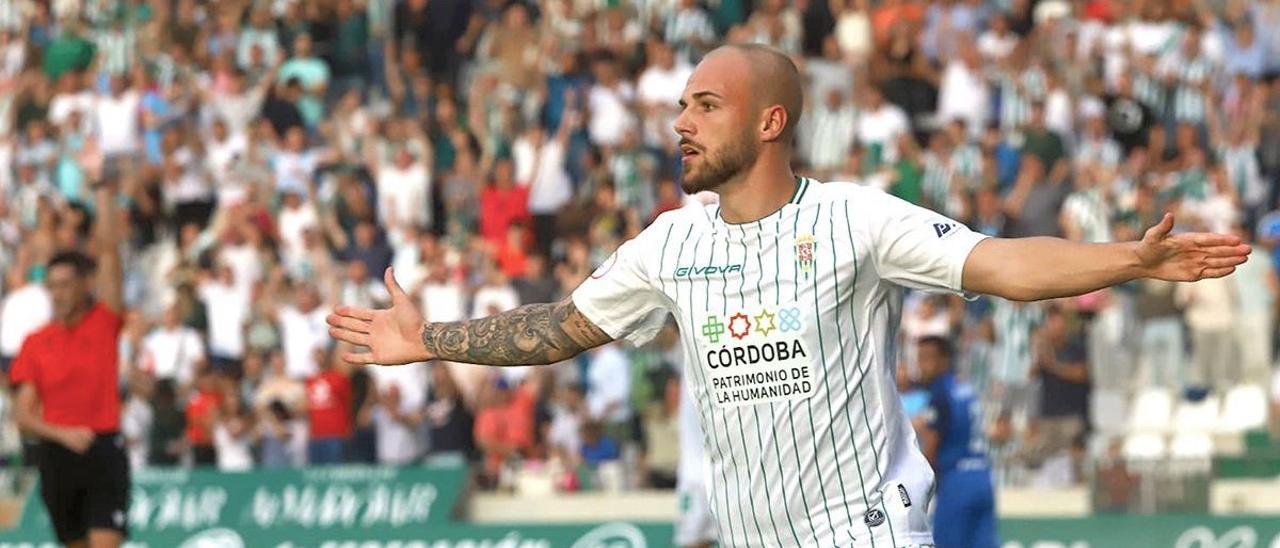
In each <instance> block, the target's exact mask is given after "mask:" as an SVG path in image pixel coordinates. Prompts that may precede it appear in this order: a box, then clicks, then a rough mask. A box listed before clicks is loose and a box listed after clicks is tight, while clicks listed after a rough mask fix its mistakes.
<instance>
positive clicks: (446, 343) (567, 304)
mask: <svg viewBox="0 0 1280 548" xmlns="http://www.w3.org/2000/svg"><path fill="white" fill-rule="evenodd" d="M612 340H613V339H612V338H611V337H609V335H608V334H606V333H605V332H604V331H601V330H600V328H599V327H596V325H595V324H594V323H591V320H588V319H587V318H586V316H583V315H582V313H581V312H579V311H578V308H577V307H576V306H574V305H573V301H572V300H570V299H564V300H563V301H560V302H558V303H541V304H530V305H525V306H522V307H520V308H517V309H515V310H511V311H509V312H504V313H502V314H497V315H494V316H490V317H488V318H480V319H477V320H471V321H465V322H450V323H426V324H423V326H422V345H423V346H424V347H425V348H426V350H427V353H428V354H429V355H431V356H432V357H433V358H435V359H441V360H446V361H454V362H463V363H475V364H482V365H545V364H551V363H556V362H559V361H563V360H567V359H569V358H572V357H573V356H576V355H578V354H579V353H581V352H582V351H584V350H587V349H589V348H595V347H597V346H600V345H602V344H605V343H608V342H610V341H612Z"/></svg>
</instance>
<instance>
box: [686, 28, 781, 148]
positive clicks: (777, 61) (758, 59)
mask: <svg viewBox="0 0 1280 548" xmlns="http://www.w3.org/2000/svg"><path fill="white" fill-rule="evenodd" d="M722 51H723V52H726V53H729V52H732V53H736V54H739V55H742V56H745V57H746V59H747V64H748V66H749V67H750V70H749V72H748V74H749V81H750V89H751V91H752V94H753V98H754V99H755V105H754V106H755V107H756V108H760V109H763V108H767V107H770V106H773V105H779V106H781V107H782V108H783V109H785V110H786V111H787V124H786V129H784V130H783V131H782V139H783V140H784V141H787V142H789V141H790V139H791V138H792V137H793V136H794V135H795V128H796V124H798V123H799V122H800V115H801V114H802V113H803V112H804V90H803V89H802V88H801V86H800V82H801V77H800V70H799V69H798V68H796V64H795V63H794V62H793V61H791V58H790V57H787V55H786V54H785V53H782V52H781V51H779V50H777V49H774V48H771V47H769V46H764V45H760V44H730V45H726V46H721V47H719V48H716V49H715V50H714V51H712V52H711V54H709V55H708V56H710V55H715V54H716V53H717V52H722Z"/></svg>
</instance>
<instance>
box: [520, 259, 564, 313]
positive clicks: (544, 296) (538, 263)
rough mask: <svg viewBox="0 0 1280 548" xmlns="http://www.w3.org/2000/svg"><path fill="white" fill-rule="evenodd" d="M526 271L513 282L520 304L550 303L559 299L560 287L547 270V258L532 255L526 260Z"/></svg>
mask: <svg viewBox="0 0 1280 548" xmlns="http://www.w3.org/2000/svg"><path fill="white" fill-rule="evenodd" d="M524 266H525V268H524V271H523V272H521V273H520V274H519V276H517V277H516V278H515V279H514V280H512V281H511V285H512V287H514V288H515V290H516V294H517V295H519V297H520V304H532V303H549V302H555V301H556V299H558V298H559V295H560V291H559V287H558V286H557V284H556V283H555V280H554V279H552V278H551V276H550V275H549V273H548V269H547V259H546V257H544V256H542V255H538V254H532V255H529V256H528V257H526V258H525V261H524Z"/></svg>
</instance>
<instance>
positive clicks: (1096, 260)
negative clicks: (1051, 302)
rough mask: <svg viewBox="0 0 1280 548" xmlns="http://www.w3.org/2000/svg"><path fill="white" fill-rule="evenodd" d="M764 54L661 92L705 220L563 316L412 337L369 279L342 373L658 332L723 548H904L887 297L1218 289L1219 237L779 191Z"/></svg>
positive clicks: (1225, 252) (904, 493)
mask: <svg viewBox="0 0 1280 548" xmlns="http://www.w3.org/2000/svg"><path fill="white" fill-rule="evenodd" d="M801 98H802V92H801V78H800V75H799V74H798V73H797V71H796V67H795V65H794V64H793V63H792V62H791V61H790V59H789V58H787V57H786V56H785V55H783V54H781V53H779V52H776V51H775V50H772V49H769V48H766V47H763V46H754V45H730V46H724V47H721V48H719V49H717V50H715V51H714V52H712V53H710V54H708V55H707V56H706V57H705V58H703V60H702V61H701V62H700V63H699V64H698V66H697V67H696V68H695V70H694V73H693V75H692V76H691V77H690V78H689V81H688V83H687V85H686V87H685V89H684V91H683V92H682V96H681V100H680V108H681V110H680V115H679V116H678V117H677V119H676V121H675V131H676V133H678V134H679V135H680V150H681V152H682V162H683V164H682V165H683V168H684V169H683V175H682V179H681V186H682V187H683V189H684V191H685V192H687V193H690V194H693V193H697V192H700V191H713V192H716V193H717V194H719V196H720V200H719V204H718V205H715V206H709V207H707V208H703V209H696V208H682V209H679V210H675V211H671V212H667V213H664V214H662V215H661V216H659V217H658V218H657V219H656V220H655V221H654V222H653V223H652V224H651V225H650V226H649V227H648V228H646V229H645V230H644V231H643V232H641V233H640V234H639V235H638V236H636V237H635V238H634V239H632V240H629V241H627V242H625V243H623V244H622V245H621V246H620V247H619V248H618V250H617V251H616V252H615V253H614V254H613V255H612V256H610V257H609V258H608V259H606V260H605V261H604V263H603V264H602V265H600V267H599V268H598V269H597V270H596V271H595V272H594V273H593V274H592V275H591V276H590V277H589V278H588V279H587V280H586V281H585V282H583V283H582V285H581V286H579V287H578V288H577V289H575V290H574V291H573V293H572V294H571V295H570V296H569V297H568V298H566V299H564V300H562V301H560V302H557V303H547V304H530V305H526V306H523V307H520V308H517V309H514V310H511V311H508V312H504V313H502V314H498V315H494V316H490V317H487V318H480V319H475V320H471V321H465V322H453V323H425V322H423V319H422V315H421V313H419V311H418V310H417V309H416V308H415V307H414V304H413V302H412V300H411V299H410V298H409V296H408V295H406V294H405V292H404V291H403V290H402V289H400V287H399V285H398V284H397V283H396V281H395V277H394V273H393V272H392V271H391V270H390V269H388V270H387V272H386V273H385V274H384V278H385V281H386V283H387V285H388V288H389V290H390V292H391V294H392V305H391V308H389V309H385V310H370V309H360V308H352V307H339V308H337V309H336V310H335V311H334V313H333V314H331V315H329V317H328V322H329V324H330V333H331V334H332V335H333V336H334V337H336V338H338V339H340V340H343V341H347V342H350V343H352V344H355V345H359V346H364V347H366V349H364V350H361V351H357V352H344V353H343V357H344V359H346V360H348V361H350V362H353V363H377V364H384V365H385V364H403V363H412V362H420V361H428V360H434V359H439V360H447V361H455V362H467V363H475V364H489V365H496V366H508V365H530V364H548V363H555V362H559V361H562V360H566V359H569V358H571V357H573V356H575V355H577V354H578V353H580V352H583V351H585V350H587V349H589V348H593V347H596V346H600V345H602V344H607V343H609V342H611V341H613V340H615V339H618V338H623V337H625V338H627V339H628V340H630V341H631V342H633V343H640V342H643V341H646V340H647V339H649V338H651V337H652V336H653V335H654V334H655V333H656V332H657V331H658V329H659V328H660V327H661V326H662V321H663V317H664V315H663V314H661V313H657V314H654V313H653V312H655V311H670V312H671V313H673V314H674V316H675V317H676V320H677V322H678V323H679V326H680V331H681V338H682V342H683V345H684V348H685V352H686V360H687V365H686V373H685V376H686V378H688V379H690V380H691V381H692V382H691V387H692V388H693V391H694V397H695V399H696V400H697V403H698V414H699V417H700V419H701V421H702V426H703V431H704V433H705V440H704V441H705V444H706V448H707V454H708V461H709V462H708V467H707V490H708V491H709V495H710V497H711V500H710V501H709V503H710V507H711V511H712V513H713V515H714V516H715V518H716V523H717V527H718V537H719V542H720V543H721V544H722V545H724V546H752V547H755V546H823V547H830V546H878V547H893V546H896V547H904V546H925V545H930V544H932V542H933V535H932V533H931V531H930V527H929V524H928V520H927V518H926V513H925V508H926V507H927V506H928V505H929V498H930V495H929V493H930V492H931V491H932V487H931V486H932V483H933V473H932V471H931V470H930V467H929V463H928V461H926V460H925V458H924V456H923V455H922V454H921V453H920V450H919V449H918V448H917V447H916V441H915V435H914V433H913V432H912V430H911V425H910V424H908V423H907V422H906V421H905V420H904V419H903V416H902V415H903V414H902V409H901V407H900V403H899V402H898V398H897V391H896V390H895V386H894V374H893V369H894V362H895V348H894V331H895V329H896V328H897V325H898V314H899V311H900V305H901V287H902V286H906V287H912V288H917V289H922V290H935V291H943V292H951V293H982V294H990V295H996V296H1000V297H1004V298H1007V299H1014V300H1039V299H1047V298H1052V297H1062V296H1068V295H1078V294H1082V293H1087V292H1089V291H1093V290H1096V289H1098V288H1102V287H1107V286H1110V285H1113V284H1117V283H1121V282H1123V281H1125V280H1129V279H1133V278H1137V277H1143V276H1151V277H1157V278H1162V279H1170V280H1197V279H1201V278H1205V277H1219V276H1225V275H1227V274H1229V273H1231V272H1232V271H1233V270H1234V269H1235V266H1236V265H1239V264H1241V263H1243V262H1244V261H1245V259H1246V257H1247V254H1248V251H1249V247H1248V246H1245V245H1242V244H1240V241H1239V239H1237V238H1236V237H1235V236H1229V235H1216V234H1178V235H1171V234H1170V231H1171V229H1172V228H1173V218H1172V216H1166V217H1165V218H1164V219H1163V220H1162V221H1161V222H1160V223H1159V224H1158V225H1156V226H1155V227H1152V228H1151V229H1150V230H1148V231H1147V233H1146V235H1145V236H1144V237H1143V239H1142V241H1138V242H1124V243H1114V244H1086V243H1078V242H1071V241H1067V240H1062V239H1056V238H1026V239H999V238H988V237H985V236H983V235H981V234H978V233H974V232H972V231H970V230H969V229H968V228H966V227H965V226H963V225H961V224H960V223H958V222H956V221H953V220H951V219H948V218H946V217H944V216H942V215H939V214H937V213H934V212H931V211H928V210H926V209H922V208H919V207H915V206H912V205H911V204H909V203H907V202H904V201H902V200H899V199H897V198H894V197H892V196H890V195H888V194H885V193H883V192H880V191H878V190H875V189H871V188H865V187H860V186H857V185H853V184H848V183H827V184H820V183H818V182H816V181H812V180H809V179H806V178H802V177H796V176H794V175H793V174H792V172H791V158H792V153H793V147H792V142H793V140H794V136H795V128H796V123H797V121H798V120H799V118H800V110H801V104H802V100H801Z"/></svg>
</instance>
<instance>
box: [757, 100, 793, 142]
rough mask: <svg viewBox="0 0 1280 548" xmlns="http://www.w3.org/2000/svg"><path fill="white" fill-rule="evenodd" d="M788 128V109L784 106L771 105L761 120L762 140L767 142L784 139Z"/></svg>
mask: <svg viewBox="0 0 1280 548" xmlns="http://www.w3.org/2000/svg"><path fill="white" fill-rule="evenodd" d="M786 128H787V109H785V108H783V106H782V105H770V106H769V107H768V108H766V109H765V110H764V115H763V116H762V117H761V119H760V139H761V140H762V141H765V142H769V141H776V140H778V139H780V138H782V133H783V131H785V130H786Z"/></svg>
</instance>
